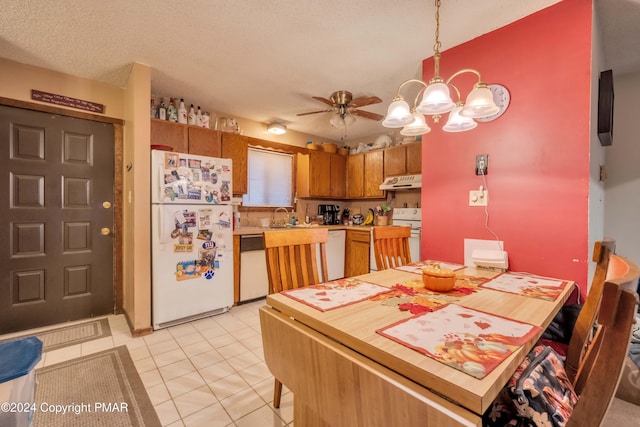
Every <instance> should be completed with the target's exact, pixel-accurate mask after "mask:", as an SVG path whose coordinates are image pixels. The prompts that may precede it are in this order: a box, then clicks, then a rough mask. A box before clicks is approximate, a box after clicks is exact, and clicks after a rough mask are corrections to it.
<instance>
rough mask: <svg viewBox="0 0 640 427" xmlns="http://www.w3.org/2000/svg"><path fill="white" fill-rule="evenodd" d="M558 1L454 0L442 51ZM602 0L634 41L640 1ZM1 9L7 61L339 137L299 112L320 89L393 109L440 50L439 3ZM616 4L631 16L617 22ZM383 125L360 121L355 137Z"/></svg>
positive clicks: (322, 121)
mask: <svg viewBox="0 0 640 427" xmlns="http://www.w3.org/2000/svg"><path fill="white" fill-rule="evenodd" d="M557 1H558V0H527V1H513V0H483V1H477V0H443V1H442V3H443V5H442V7H441V11H440V15H441V29H440V39H441V41H442V50H446V49H448V48H450V47H453V46H456V45H458V44H460V43H463V42H465V41H467V40H470V39H472V38H475V37H477V36H480V35H482V34H485V33H487V32H490V31H492V30H494V29H496V28H499V27H501V26H504V25H506V24H508V23H510V22H513V21H515V20H517V19H520V18H522V17H524V16H526V15H528V14H530V13H533V12H535V11H537V10H539V9H542V8H545V7H548V6H550V5H551V4H554V3H556V2H557ZM596 3H600V4H601V5H597V6H598V7H600V6H603V7H600V8H601V9H603V10H602V12H603V15H606V16H604V17H603V20H602V21H603V22H602V23H601V26H602V28H603V32H606V31H610V32H611V33H612V34H615V37H617V38H623V39H625V40H626V39H630V37H628V36H627V33H626V32H625V31H627V30H625V28H624V25H632V24H633V23H634V22H638V9H639V7H638V6H639V5H638V0H596ZM0 10H2V13H1V14H0V56H2V57H5V58H8V59H12V60H15V61H18V62H22V63H26V64H31V65H35V66H40V67H45V68H48V69H52V70H56V71H61V72H64V73H68V74H72V75H76V76H80V77H85V78H89V79H94V80H98V81H103V82H106V83H110V84H114V85H117V86H124V85H125V82H126V78H127V75H128V73H129V70H130V68H131V65H132V63H134V62H138V63H143V64H147V65H149V66H150V67H151V69H152V74H151V76H152V93H153V94H155V95H158V96H159V95H162V96H175V97H183V98H185V101H186V102H187V104H189V103H194V104H196V105H197V104H199V105H201V106H203V108H204V109H209V110H213V111H222V112H225V113H227V114H229V115H233V116H237V117H245V118H249V119H251V120H254V121H257V122H264V123H268V122H271V121H275V120H278V121H282V122H283V123H285V124H286V125H287V126H288V127H289V128H290V129H293V130H297V131H301V132H306V133H309V134H312V135H318V136H322V137H324V138H329V139H334V140H339V139H340V138H341V137H342V136H343V135H342V131H341V130H338V129H335V128H332V127H331V126H330V125H329V123H328V121H329V118H330V117H331V116H330V114H329V113H324V114H316V115H310V116H304V117H298V116H296V113H300V112H308V111H315V110H321V109H323V108H324V105H323V104H321V103H320V102H318V101H316V100H313V99H312V98H311V97H312V96H321V97H325V98H328V97H329V96H330V94H331V93H332V92H334V91H336V90H349V91H351V92H352V93H353V95H354V97H358V96H373V95H375V96H378V97H380V98H382V100H383V102H382V103H380V104H376V105H372V106H368V107H365V108H363V110H365V111H371V112H375V113H379V114H385V112H386V107H387V106H388V104H389V102H390V101H391V99H392V98H393V96H394V94H395V91H396V89H397V87H398V85H399V83H401V82H402V81H404V80H406V79H408V78H413V77H420V67H421V62H422V60H423V59H424V58H425V57H428V56H431V54H432V46H433V34H434V16H433V15H434V11H435V8H434V4H433V1H429V0H400V1H395V2H390V1H388V0H351V1H342V0H324V1H311V0H307V1H302V0H298V1H295V0H271V1H269V2H263V1H257V0H245V1H237V0H218V1H211V0H191V1H189V2H180V1H176V0H171V1H167V0H135V1H131V0H111V1H96V0H85V1H78V0H66V1H40V0H19V1H18V0H0ZM614 12H615V13H620V14H622V18H624V19H626V20H628V21H629V22H625V24H624V25H620V24H619V21H615V22H616V24H615V25H610V24H608V22H609V21H610V20H611V19H612V18H611V17H610V16H609V15H611V14H612V13H614ZM618 18H620V17H618V16H615V19H618ZM622 18H620V19H622ZM639 28H640V26H637V25H636V26H635V31H638V29H639ZM638 40H640V38H639V37H634V38H632V40H629V42H631V41H633V43H637V42H638ZM604 43H605V44H604V46H605V53H606V55H605V58H606V60H607V61H614V60H615V61H618V60H620V58H623V59H624V60H625V62H624V64H623V65H624V66H625V67H629V68H631V67H637V65H638V63H637V59H638V56H634V55H629V51H626V54H625V52H624V51H622V52H621V50H623V49H625V47H624V45H621V44H619V43H613V44H608V43H607V42H606V38H605V42H604ZM634 52H635V53H636V55H637V54H638V52H640V49H638V47H637V46H636V47H635V50H634ZM621 64H622V62H621ZM384 131H385V129H384V128H383V127H382V126H381V125H380V123H379V122H375V121H371V120H367V119H363V118H358V119H357V121H356V123H355V124H354V125H353V126H351V127H349V129H348V133H347V140H350V139H354V138H358V137H362V136H367V135H374V134H379V133H381V132H384Z"/></svg>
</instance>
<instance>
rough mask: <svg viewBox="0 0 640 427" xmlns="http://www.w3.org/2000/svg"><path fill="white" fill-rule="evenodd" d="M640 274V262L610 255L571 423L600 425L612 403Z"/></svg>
mask: <svg viewBox="0 0 640 427" xmlns="http://www.w3.org/2000/svg"><path fill="white" fill-rule="evenodd" d="M639 277H640V269H639V268H638V266H637V265H635V264H634V263H632V262H631V261H629V260H627V259H625V258H622V257H620V256H618V255H611V256H610V257H609V268H608V270H607V276H606V280H605V282H604V285H603V290H602V298H601V303H600V310H599V313H598V319H597V325H596V328H595V334H594V337H593V339H592V340H591V341H590V342H589V344H588V345H587V349H586V352H585V355H584V357H583V359H582V361H581V363H580V365H579V367H578V371H577V374H576V377H575V381H574V389H575V391H576V393H577V395H578V397H579V399H578V403H577V404H576V406H575V408H574V410H573V414H572V415H571V417H570V418H569V422H568V423H567V427H573V426H576V427H577V426H580V427H585V426H599V425H600V424H601V422H602V419H603V418H604V416H605V414H606V412H607V410H608V409H609V406H610V405H611V401H612V400H613V398H614V396H615V391H616V388H617V387H618V382H619V381H620V376H621V374H622V369H623V366H624V362H625V358H626V356H627V352H628V351H629V344H630V342H631V332H632V328H633V324H634V323H635V315H636V310H637V305H638V295H637V293H636V286H637V283H638V278H639Z"/></svg>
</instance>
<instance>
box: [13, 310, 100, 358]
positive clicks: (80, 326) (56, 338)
mask: <svg viewBox="0 0 640 427" xmlns="http://www.w3.org/2000/svg"><path fill="white" fill-rule="evenodd" d="M26 336H35V337H37V338H39V339H40V341H42V352H43V353H44V352H47V351H51V350H57V349H59V348H63V347H68V346H71V345H75V344H82V343H83V342H87V341H92V340H97V339H99V338H105V337H110V336H111V328H110V327H109V321H108V320H107V319H105V318H103V319H96V320H91V321H89V322H83V323H77V324H75V325H70V326H63V327H61V328H56V329H50V330H46V331H42V332H34V333H32V334H27V335H20V336H16V337H13V338H11V339H12V340H14V339H19V338H23V337H26ZM5 341H7V340H5Z"/></svg>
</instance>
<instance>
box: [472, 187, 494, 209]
mask: <svg viewBox="0 0 640 427" xmlns="http://www.w3.org/2000/svg"><path fill="white" fill-rule="evenodd" d="M488 199H489V192H488V191H487V190H471V191H469V206H487V204H488V203H489V200H488Z"/></svg>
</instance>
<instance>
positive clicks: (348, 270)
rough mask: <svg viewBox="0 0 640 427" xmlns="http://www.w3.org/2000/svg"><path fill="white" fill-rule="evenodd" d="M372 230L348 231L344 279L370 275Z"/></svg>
mask: <svg viewBox="0 0 640 427" xmlns="http://www.w3.org/2000/svg"><path fill="white" fill-rule="evenodd" d="M370 241H371V230H369V229H366V230H347V235H346V242H345V264H344V277H353V276H359V275H361V274H367V273H369V258H370V256H371V254H370V249H369V244H370V243H369V242H370Z"/></svg>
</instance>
